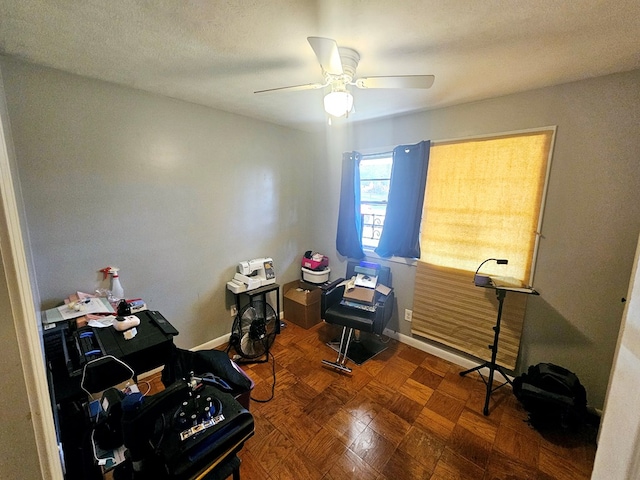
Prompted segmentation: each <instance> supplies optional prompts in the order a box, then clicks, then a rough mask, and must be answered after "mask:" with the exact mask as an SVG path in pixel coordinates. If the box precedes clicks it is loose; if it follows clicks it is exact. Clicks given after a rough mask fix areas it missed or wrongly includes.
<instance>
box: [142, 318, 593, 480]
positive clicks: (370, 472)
mask: <svg viewBox="0 0 640 480" xmlns="http://www.w3.org/2000/svg"><path fill="white" fill-rule="evenodd" d="M335 332H336V330H335V328H334V327H333V326H331V325H327V324H324V323H321V324H319V325H316V326H315V327H313V328H311V329H309V330H305V329H302V328H300V327H298V326H296V325H295V324H292V323H290V322H287V326H286V328H283V329H282V333H281V334H280V335H279V336H278V337H277V339H276V341H275V343H274V345H273V347H272V353H273V356H274V358H275V368H276V387H275V396H274V398H273V400H271V401H270V402H268V403H258V402H255V401H252V402H251V413H252V414H253V415H254V418H255V424H256V431H255V435H254V436H253V437H252V438H251V439H249V440H248V441H247V442H246V444H245V447H244V449H243V450H242V451H241V453H240V457H241V459H242V467H241V478H242V479H243V480H285V479H295V480H306V479H310V480H347V479H348V480H352V479H353V480H360V479H361V480H404V479H425V480H428V479H430V480H445V479H446V480H451V479H461V480H475V479H478V480H550V479H558V480H580V479H589V478H590V476H591V470H592V467H593V459H594V456H595V451H596V446H595V442H594V438H593V437H594V435H593V434H592V432H589V434H587V433H586V432H580V433H568V432H559V433H556V434H554V435H544V436H543V435H541V434H540V433H539V432H538V431H537V430H535V429H533V428H532V427H530V426H529V424H528V423H527V421H526V420H527V414H526V411H524V409H523V408H522V407H521V406H520V404H519V402H518V401H517V399H516V398H515V397H514V396H513V393H512V391H511V389H510V387H508V386H505V387H503V388H501V389H499V390H497V391H496V392H494V393H493V395H492V397H491V404H490V415H489V416H487V417H485V416H484V415H483V414H482V407H483V405H484V396H485V385H484V383H483V382H482V380H481V379H480V378H479V377H478V375H477V374H470V375H468V376H465V377H460V375H459V372H460V371H462V370H464V369H463V368H461V367H458V366H456V365H454V364H451V363H449V362H447V361H444V360H442V359H440V358H438V357H435V356H433V355H430V354H428V353H425V352H422V351H420V350H418V349H415V348H413V347H410V346H407V345H404V344H402V343H399V342H396V341H395V340H390V341H389V347H388V349H387V350H385V351H384V352H382V353H380V354H379V355H378V356H376V357H375V358H374V359H372V360H370V361H368V362H366V363H365V364H363V365H362V366H357V365H353V364H351V365H350V366H351V367H353V373H352V374H351V375H349V374H344V373H339V372H337V371H335V370H333V369H331V368H329V367H325V366H323V365H322V364H321V360H322V359H323V358H325V359H329V360H335V356H336V354H335V352H334V351H333V350H331V349H330V348H329V347H327V346H326V345H325V342H327V341H329V340H332V339H333V337H334V335H335ZM242 368H243V369H244V370H245V372H247V374H248V375H249V376H250V377H251V378H252V379H253V381H254V382H255V388H254V390H253V392H252V397H253V398H257V399H266V398H268V397H269V396H270V394H271V385H272V382H273V379H272V370H271V369H272V364H271V362H269V363H261V364H244V365H242ZM159 388H162V387H161V384H160V383H159V382H158V381H157V379H156V380H155V381H152V391H155V390H156V389H159Z"/></svg>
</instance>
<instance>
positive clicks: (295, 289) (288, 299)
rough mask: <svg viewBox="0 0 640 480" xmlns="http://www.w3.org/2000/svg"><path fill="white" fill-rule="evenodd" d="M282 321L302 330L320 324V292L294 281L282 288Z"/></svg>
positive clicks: (315, 288)
mask: <svg viewBox="0 0 640 480" xmlns="http://www.w3.org/2000/svg"><path fill="white" fill-rule="evenodd" d="M282 296H283V298H284V319H285V320H286V321H288V322H291V323H295V324H296V325H298V326H300V327H302V328H311V327H313V326H314V325H315V324H317V323H320V299H321V297H322V290H321V289H320V288H318V287H315V286H313V285H309V284H308V283H305V282H301V281H300V280H295V281H293V282H289V283H286V284H285V285H284V287H282Z"/></svg>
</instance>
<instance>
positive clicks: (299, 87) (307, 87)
mask: <svg viewBox="0 0 640 480" xmlns="http://www.w3.org/2000/svg"><path fill="white" fill-rule="evenodd" d="M326 86H327V84H325V83H307V84H305V85H293V86H291V87H278V88H268V89H266V90H257V91H255V92H253V93H269V92H282V91H290V92H294V91H298V90H317V89H318V88H323V87H326Z"/></svg>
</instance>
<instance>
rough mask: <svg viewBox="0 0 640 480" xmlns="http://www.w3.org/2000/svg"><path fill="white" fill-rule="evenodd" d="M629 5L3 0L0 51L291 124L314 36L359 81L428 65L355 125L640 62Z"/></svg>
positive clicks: (622, 0)
mask: <svg viewBox="0 0 640 480" xmlns="http://www.w3.org/2000/svg"><path fill="white" fill-rule="evenodd" d="M639 19H640V2H638V1H637V0H633V1H629V0H617V1H608V2H607V1H597V0H572V1H563V0H537V1H530V0H527V1H520V0H503V1H497V0H475V1H471V0H450V1H442V0H427V1H416V0H403V1H400V2H392V1H389V0H369V1H366V0H360V1H358V0H341V1H336V0H316V1H301V0H298V1H296V0H269V1H267V0H262V1H261V0H245V1H216V0H209V1H206V0H191V1H186V0H173V1H171V0H147V1H132V0H110V1H104V0H82V1H79V0H76V1H71V0H55V1H53V0H0V52H2V53H3V54H6V55H12V56H16V57H19V58H22V59H25V60H28V61H30V62H33V63H37V64H42V65H46V66H50V67H54V68H57V69H60V70H65V71H69V72H73V73H76V74H79V75H84V76H87V77H92V78H99V79H103V80H107V81H110V82H115V83H118V84H123V85H129V86H132V87H135V88H139V89H142V90H146V91H149V92H155V93H159V94H162V95H166V96H169V97H173V98H179V99H183V100H187V101H190V102H194V103H198V104H202V105H207V106H211V107H214V108H218V109H221V110H225V111H229V112H234V113H238V114H241V115H246V116H250V117H255V118H259V119H263V120H267V121H271V122H274V123H279V124H282V125H288V126H292V127H294V128H303V129H309V128H313V126H319V125H322V124H324V123H325V122H326V120H327V118H326V115H325V114H324V112H323V109H322V94H323V91H321V90H308V91H296V92H279V93H270V94H261V95H255V94H254V93H253V92H254V91H255V90H261V89H268V88H275V87H281V86H287V85H298V84H305V83H313V82H320V81H322V74H321V70H320V67H319V65H318V63H317V61H316V58H315V56H314V54H313V51H312V49H311V48H310V46H309V44H308V43H307V40H306V38H307V37H308V36H324V37H330V38H334V39H336V40H337V42H338V43H339V44H340V45H341V46H347V47H351V48H354V49H356V50H357V51H358V52H359V53H360V56H361V60H360V65H359V67H358V70H357V74H356V77H358V76H375V75H411V74H433V75H435V77H436V80H435V83H434V85H433V87H432V88H431V89H429V90H367V91H361V90H356V91H355V92H354V97H355V105H356V111H355V112H354V113H353V114H351V115H350V117H349V119H347V120H342V121H349V122H353V121H361V120H367V119H372V118H380V117H384V116H390V115H394V114H398V113H402V112H408V111H415V110H423V109H433V108H438V107H443V106H448V105H454V104H459V103H464V102H470V101H475V100H480V99H484V98H490V97H496V96H500V95H505V94H509V93H514V92H519V91H524V90H530V89H534V88H539V87H545V86H549V85H555V84H560V83H566V82H570V81H574V80H580V79H584V78H588V77H594V76H600V75H605V74H609V73H614V72H619V71H627V70H633V69H637V68H640V20H639Z"/></svg>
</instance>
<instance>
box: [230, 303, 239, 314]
mask: <svg viewBox="0 0 640 480" xmlns="http://www.w3.org/2000/svg"><path fill="white" fill-rule="evenodd" d="M236 315H238V306H237V305H235V304H234V305H231V316H232V317H235V316H236Z"/></svg>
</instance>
